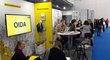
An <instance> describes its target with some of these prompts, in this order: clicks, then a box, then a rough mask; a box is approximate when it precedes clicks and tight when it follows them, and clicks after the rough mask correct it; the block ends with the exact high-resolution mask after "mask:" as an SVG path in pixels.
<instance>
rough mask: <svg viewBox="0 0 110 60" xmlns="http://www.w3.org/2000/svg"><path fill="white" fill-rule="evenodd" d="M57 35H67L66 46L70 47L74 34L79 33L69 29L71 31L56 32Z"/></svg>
mask: <svg viewBox="0 0 110 60" xmlns="http://www.w3.org/2000/svg"><path fill="white" fill-rule="evenodd" d="M57 34H58V35H63V36H68V48H69V49H71V47H72V40H73V37H72V36H74V35H78V34H80V32H79V31H71V32H63V33H60V32H59V33H57Z"/></svg>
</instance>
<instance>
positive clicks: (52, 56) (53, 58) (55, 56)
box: [48, 41, 66, 60]
mask: <svg viewBox="0 0 110 60" xmlns="http://www.w3.org/2000/svg"><path fill="white" fill-rule="evenodd" d="M48 60H66V57H65V54H64V53H63V51H62V44H61V43H60V41H55V43H54V46H53V48H51V49H50V53H49V57H48Z"/></svg>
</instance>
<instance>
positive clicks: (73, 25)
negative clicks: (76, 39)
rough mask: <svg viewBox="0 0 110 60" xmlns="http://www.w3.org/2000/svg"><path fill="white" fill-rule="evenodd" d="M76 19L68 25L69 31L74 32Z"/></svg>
mask: <svg viewBox="0 0 110 60" xmlns="http://www.w3.org/2000/svg"><path fill="white" fill-rule="evenodd" d="M76 25H77V24H76V19H73V20H72V21H71V23H70V29H69V31H75V28H76Z"/></svg>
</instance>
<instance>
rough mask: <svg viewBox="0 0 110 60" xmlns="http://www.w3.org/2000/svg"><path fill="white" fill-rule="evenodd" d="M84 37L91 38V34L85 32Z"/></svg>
mask: <svg viewBox="0 0 110 60" xmlns="http://www.w3.org/2000/svg"><path fill="white" fill-rule="evenodd" d="M84 38H92V34H91V33H85V34H84Z"/></svg>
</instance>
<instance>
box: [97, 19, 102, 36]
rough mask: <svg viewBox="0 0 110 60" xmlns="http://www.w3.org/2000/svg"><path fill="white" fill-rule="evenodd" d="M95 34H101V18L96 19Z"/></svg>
mask: <svg viewBox="0 0 110 60" xmlns="http://www.w3.org/2000/svg"><path fill="white" fill-rule="evenodd" d="M97 29H98V31H97V36H100V34H101V29H102V22H101V19H99V20H97Z"/></svg>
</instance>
